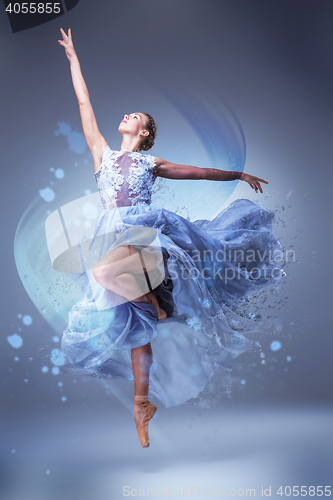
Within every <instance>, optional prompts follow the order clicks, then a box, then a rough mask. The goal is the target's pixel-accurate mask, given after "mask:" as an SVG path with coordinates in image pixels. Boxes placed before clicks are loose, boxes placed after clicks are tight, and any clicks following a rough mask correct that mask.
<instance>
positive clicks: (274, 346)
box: [270, 340, 282, 351]
mask: <svg viewBox="0 0 333 500" xmlns="http://www.w3.org/2000/svg"><path fill="white" fill-rule="evenodd" d="M281 347H282V345H281V342H279V341H278V340H274V341H273V342H272V343H271V345H270V348H271V350H272V351H278V350H279V349H281Z"/></svg>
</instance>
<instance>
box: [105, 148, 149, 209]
mask: <svg viewBox="0 0 333 500" xmlns="http://www.w3.org/2000/svg"><path fill="white" fill-rule="evenodd" d="M124 153H127V156H128V157H129V158H130V160H131V165H130V167H129V170H128V176H127V177H126V181H127V184H128V192H129V198H130V201H131V205H139V204H147V203H148V204H149V203H150V199H151V192H152V189H153V185H154V182H155V180H156V177H155V176H154V173H153V170H154V167H155V166H156V158H155V157H154V156H151V155H143V154H142V153H139V152H135V151H129V150H127V149H121V150H120V151H115V150H112V149H111V148H110V146H109V145H108V144H107V145H106V146H104V147H103V155H102V162H101V166H100V168H99V169H98V170H97V172H95V179H96V182H97V184H98V189H99V191H100V196H101V200H102V203H103V206H104V207H105V208H107V207H108V206H110V202H111V204H113V203H114V202H116V199H117V194H118V191H119V190H120V189H121V186H122V185H123V183H124V181H125V177H124V175H123V174H122V172H121V167H120V166H119V163H118V159H119V158H120V157H121V156H122V155H123V154H124Z"/></svg>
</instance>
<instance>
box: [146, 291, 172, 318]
mask: <svg viewBox="0 0 333 500" xmlns="http://www.w3.org/2000/svg"><path fill="white" fill-rule="evenodd" d="M147 297H148V300H149V303H150V304H152V305H153V306H154V307H155V308H156V310H157V315H158V319H159V320H162V319H165V318H167V316H168V315H167V313H166V312H165V311H163V309H161V308H160V306H159V304H158V301H157V298H156V295H155V294H154V293H153V292H148V293H147Z"/></svg>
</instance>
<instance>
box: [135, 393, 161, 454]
mask: <svg viewBox="0 0 333 500" xmlns="http://www.w3.org/2000/svg"><path fill="white" fill-rule="evenodd" d="M156 410H157V407H156V406H155V405H153V404H152V403H150V401H149V399H148V396H134V422H135V425H136V429H137V431H138V436H139V440H140V443H141V446H142V448H147V447H148V446H149V437H148V423H149V420H150V419H151V418H153V416H154V415H155V413H156Z"/></svg>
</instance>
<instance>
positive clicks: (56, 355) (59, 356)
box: [51, 349, 66, 366]
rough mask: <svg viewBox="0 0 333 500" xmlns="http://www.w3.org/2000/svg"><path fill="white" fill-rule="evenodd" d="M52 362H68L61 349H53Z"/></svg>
mask: <svg viewBox="0 0 333 500" xmlns="http://www.w3.org/2000/svg"><path fill="white" fill-rule="evenodd" d="M51 362H52V363H53V364H54V365H56V366H62V365H64V364H65V362H66V358H65V356H64V354H63V352H62V351H60V349H52V351H51Z"/></svg>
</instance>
